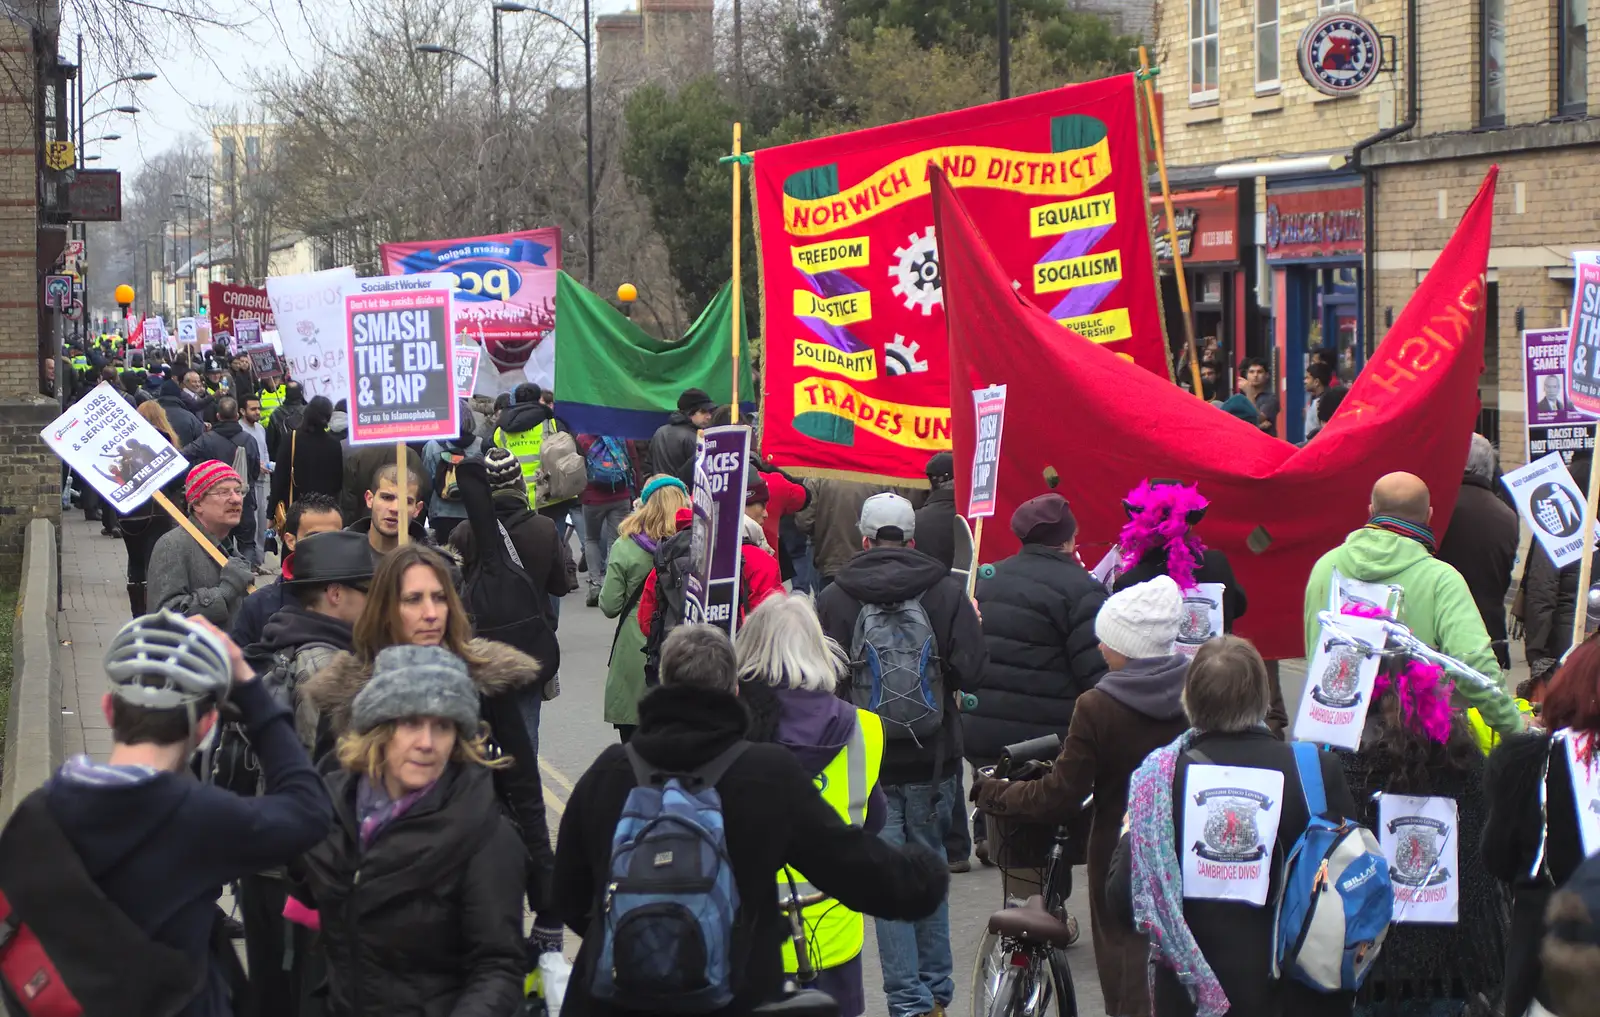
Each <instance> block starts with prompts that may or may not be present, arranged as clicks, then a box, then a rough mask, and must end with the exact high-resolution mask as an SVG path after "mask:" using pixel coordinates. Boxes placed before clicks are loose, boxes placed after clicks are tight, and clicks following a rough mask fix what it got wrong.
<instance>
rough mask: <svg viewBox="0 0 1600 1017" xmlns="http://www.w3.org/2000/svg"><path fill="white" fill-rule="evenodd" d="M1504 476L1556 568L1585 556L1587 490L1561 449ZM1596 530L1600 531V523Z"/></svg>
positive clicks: (1524, 517) (1540, 543)
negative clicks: (1566, 460) (1578, 479)
mask: <svg viewBox="0 0 1600 1017" xmlns="http://www.w3.org/2000/svg"><path fill="white" fill-rule="evenodd" d="M1500 479H1501V480H1502V481H1503V482H1504V483H1505V485H1506V490H1507V491H1510V492H1511V498H1512V500H1514V501H1515V502H1516V503H1517V511H1518V512H1520V513H1521V514H1522V518H1523V520H1524V521H1525V522H1526V523H1527V524H1528V528H1529V529H1531V530H1532V531H1533V535H1534V536H1535V537H1538V538H1539V546H1540V547H1542V548H1544V553H1545V554H1547V555H1549V556H1550V561H1551V562H1553V563H1554V564H1555V567H1556V568H1558V569H1559V568H1562V567H1564V566H1566V565H1570V564H1571V563H1573V562H1575V561H1577V560H1578V559H1579V558H1582V557H1583V508H1584V498H1583V492H1582V491H1581V490H1579V489H1578V485H1577V483H1576V482H1574V481H1573V479H1572V474H1571V473H1569V472H1568V471H1567V464H1566V463H1565V462H1563V461H1562V459H1561V453H1560V452H1552V453H1550V454H1549V455H1547V456H1545V457H1544V458H1543V459H1535V460H1534V461H1533V462H1531V463H1529V464H1528V465H1526V466H1524V467H1522V468H1521V469H1516V470H1512V471H1511V472H1510V473H1507V474H1506V475H1505V476H1504V477H1502V478H1500ZM1595 530H1596V532H1597V533H1600V526H1596V527H1595Z"/></svg>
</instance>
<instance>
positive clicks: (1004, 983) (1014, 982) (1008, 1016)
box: [985, 964, 1022, 1017]
mask: <svg viewBox="0 0 1600 1017" xmlns="http://www.w3.org/2000/svg"><path fill="white" fill-rule="evenodd" d="M1021 975H1022V972H1021V970H1020V969H1018V968H1014V967H1012V966H1011V965H1009V964H1008V965H1006V968H1005V970H1004V971H1002V972H1000V983H999V984H998V985H997V986H996V987H995V992H994V998H993V999H991V1000H990V1001H989V1009H988V1010H986V1011H985V1013H987V1014H988V1015H989V1017H1015V1015H1016V1014H1017V1003H1018V1002H1019V1000H1018V999H1017V987H1018V984H1019V982H1020V981H1021Z"/></svg>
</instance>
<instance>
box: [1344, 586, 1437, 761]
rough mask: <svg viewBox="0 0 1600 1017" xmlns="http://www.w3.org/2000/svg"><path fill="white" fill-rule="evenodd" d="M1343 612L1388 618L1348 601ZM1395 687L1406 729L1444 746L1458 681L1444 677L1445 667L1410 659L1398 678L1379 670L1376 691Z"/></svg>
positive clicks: (1381, 694) (1374, 688) (1373, 608)
mask: <svg viewBox="0 0 1600 1017" xmlns="http://www.w3.org/2000/svg"><path fill="white" fill-rule="evenodd" d="M1342 613H1343V614H1348V615H1353V616H1354V617H1357V618H1388V617H1389V614H1388V613H1387V612H1386V611H1384V610H1383V609H1382V608H1379V607H1373V606H1370V605H1367V604H1346V605H1345V606H1344V611H1343V612H1342ZM1391 688H1393V689H1394V694H1395V696H1396V698H1398V699H1399V700H1400V717H1401V719H1402V721H1404V723H1405V725H1406V727H1407V728H1409V729H1410V730H1411V731H1414V732H1415V733H1417V734H1420V735H1423V736H1424V737H1427V738H1431V739H1433V740H1434V741H1436V742H1438V743H1439V744H1441V745H1443V744H1444V743H1445V742H1446V741H1448V740H1449V739H1450V717H1451V707H1450V693H1451V692H1452V691H1453V690H1454V689H1455V682H1452V681H1448V680H1446V679H1445V676H1444V668H1442V667H1440V666H1439V665H1437V664H1431V663H1429V662H1428V661H1425V660H1417V659H1415V658H1413V659H1410V660H1407V661H1406V666H1405V667H1404V668H1403V669H1402V670H1401V672H1400V675H1399V678H1398V680H1397V679H1395V678H1393V677H1391V676H1390V675H1388V674H1383V673H1380V674H1379V675H1378V681H1377V683H1376V685H1375V686H1374V687H1373V694H1374V695H1375V696H1377V697H1378V698H1382V696H1383V694H1384V693H1385V692H1388V691H1389V690H1390V689H1391Z"/></svg>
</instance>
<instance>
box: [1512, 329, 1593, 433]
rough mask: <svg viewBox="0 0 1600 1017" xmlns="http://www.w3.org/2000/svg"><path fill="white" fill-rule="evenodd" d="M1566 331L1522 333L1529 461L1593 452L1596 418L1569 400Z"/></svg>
mask: <svg viewBox="0 0 1600 1017" xmlns="http://www.w3.org/2000/svg"><path fill="white" fill-rule="evenodd" d="M1568 338H1569V337H1568V331H1567V329H1564V328H1538V329H1529V330H1528V331H1526V332H1523V333H1522V369H1523V375H1522V389H1523V400H1524V401H1525V402H1526V404H1527V405H1526V407H1525V412H1526V416H1525V418H1524V420H1525V422H1526V431H1527V449H1528V452H1527V457H1526V458H1527V461H1528V462H1530V463H1531V462H1533V461H1534V460H1536V459H1542V458H1543V457H1545V456H1546V455H1549V454H1550V453H1551V452H1560V453H1561V458H1562V459H1563V460H1564V461H1565V462H1568V463H1570V462H1572V456H1573V454H1574V453H1576V452H1577V451H1578V450H1579V449H1587V450H1590V451H1593V449H1594V432H1595V418H1594V417H1593V416H1590V415H1589V414H1587V413H1585V412H1584V411H1582V410H1580V409H1578V408H1577V407H1576V406H1574V405H1572V402H1571V400H1570V399H1568V397H1567V391H1566V375H1567V340H1568Z"/></svg>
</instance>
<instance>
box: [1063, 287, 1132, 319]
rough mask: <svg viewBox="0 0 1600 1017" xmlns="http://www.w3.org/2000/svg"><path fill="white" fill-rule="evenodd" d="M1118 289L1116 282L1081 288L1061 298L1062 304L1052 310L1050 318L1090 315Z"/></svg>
mask: <svg viewBox="0 0 1600 1017" xmlns="http://www.w3.org/2000/svg"><path fill="white" fill-rule="evenodd" d="M1116 288H1117V284H1116V283H1114V282H1103V283H1094V284H1092V285H1089V286H1079V287H1078V288H1077V289H1075V290H1072V291H1071V292H1069V293H1068V294H1067V295H1066V296H1065V297H1062V298H1061V303H1059V304H1057V305H1056V306H1054V307H1052V308H1051V309H1050V317H1052V318H1055V319H1057V320H1060V319H1061V318H1076V317H1077V316H1078V315H1080V314H1089V313H1091V312H1092V311H1094V309H1095V308H1097V307H1099V306H1100V302H1101V301H1103V300H1105V298H1106V297H1109V296H1110V295H1111V291H1112V290H1114V289H1116Z"/></svg>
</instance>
